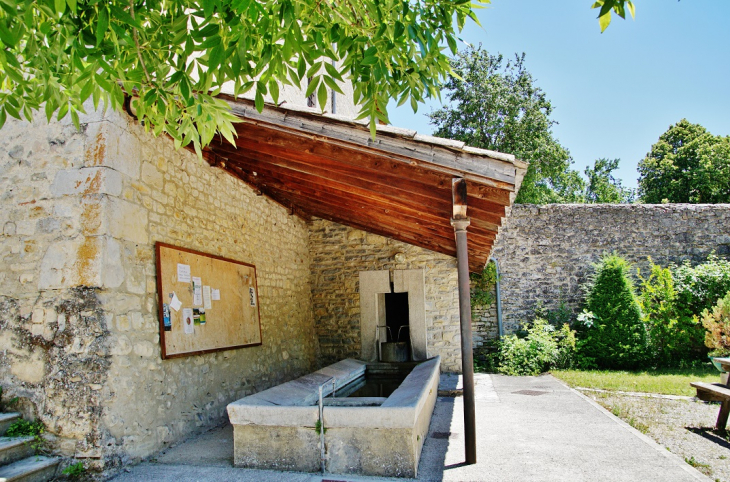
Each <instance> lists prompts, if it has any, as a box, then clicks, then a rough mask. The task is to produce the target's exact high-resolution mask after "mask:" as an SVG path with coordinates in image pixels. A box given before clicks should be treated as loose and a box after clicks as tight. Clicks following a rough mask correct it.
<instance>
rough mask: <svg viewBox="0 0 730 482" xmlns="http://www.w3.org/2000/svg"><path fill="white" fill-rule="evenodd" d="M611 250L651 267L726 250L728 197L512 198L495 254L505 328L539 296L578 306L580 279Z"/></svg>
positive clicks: (546, 303) (553, 303)
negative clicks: (530, 201) (574, 201)
mask: <svg viewBox="0 0 730 482" xmlns="http://www.w3.org/2000/svg"><path fill="white" fill-rule="evenodd" d="M614 251H615V252H616V253H617V254H619V255H621V256H623V257H625V258H626V259H627V260H629V261H630V262H632V263H635V264H636V266H637V267H638V268H640V269H641V270H642V273H644V274H646V273H647V272H648V262H647V257H648V256H651V258H652V260H653V261H654V262H655V263H657V264H660V265H662V266H666V265H668V264H669V263H681V262H682V261H683V260H690V261H691V262H693V263H697V262H700V261H703V260H704V259H705V258H706V257H707V255H708V254H710V253H711V252H712V251H716V252H717V253H718V254H719V255H727V254H729V253H730V205H718V204H716V205H690V204H661V205H645V204H635V205H605V204H603V205H602V204H596V205H590V204H589V205H558V204H553V205H545V206H535V205H515V206H513V207H512V210H511V214H510V216H509V217H508V218H507V219H506V222H505V224H504V226H503V227H502V229H501V230H500V233H499V236H498V237H497V242H496V244H495V249H494V252H493V256H494V257H496V258H497V259H498V260H499V263H500V271H501V290H502V310H503V316H504V318H503V320H504V329H505V332H507V333H509V332H512V331H514V330H516V329H518V328H519V325H520V324H521V323H524V322H526V321H530V320H532V319H533V318H534V312H535V308H536V307H537V306H538V305H540V304H542V306H543V307H545V308H547V309H554V308H556V307H557V306H559V304H560V303H561V302H564V303H566V304H567V305H568V306H569V307H570V308H572V309H573V310H577V309H578V308H579V306H580V303H581V302H582V293H581V290H580V286H581V284H583V283H584V282H585V281H586V277H587V275H588V274H590V272H591V270H592V266H591V264H592V263H595V262H597V261H598V260H599V259H600V258H601V256H602V255H603V254H604V253H611V252H614Z"/></svg>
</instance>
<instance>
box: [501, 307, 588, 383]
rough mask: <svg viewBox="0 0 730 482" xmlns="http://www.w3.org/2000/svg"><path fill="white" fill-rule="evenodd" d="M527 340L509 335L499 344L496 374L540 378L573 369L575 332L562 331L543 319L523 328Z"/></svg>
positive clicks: (564, 327) (563, 328) (568, 328)
mask: <svg viewBox="0 0 730 482" xmlns="http://www.w3.org/2000/svg"><path fill="white" fill-rule="evenodd" d="M523 328H524V330H525V331H526V332H527V336H526V337H525V338H519V337H518V336H517V335H507V336H505V337H503V338H502V340H501V341H500V342H499V352H498V360H499V365H498V367H497V371H499V372H500V373H504V374H506V375H537V374H538V373H542V372H545V371H547V370H550V369H551V368H570V367H571V366H572V365H573V356H574V353H575V332H574V331H573V330H571V329H570V327H569V326H568V325H567V324H565V325H563V326H562V328H560V329H559V330H558V329H556V328H555V327H554V326H553V325H551V324H550V323H549V322H548V321H547V320H545V319H543V318H536V319H535V321H534V322H533V323H532V324H531V325H529V326H525V327H523Z"/></svg>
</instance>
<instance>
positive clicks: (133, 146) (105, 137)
mask: <svg viewBox="0 0 730 482" xmlns="http://www.w3.org/2000/svg"><path fill="white" fill-rule="evenodd" d="M86 136H87V138H86V146H85V152H84V165H86V166H105V167H110V168H112V169H114V170H115V171H118V172H120V173H122V174H125V175H127V176H129V177H130V178H132V179H139V175H140V157H141V148H142V147H141V144H140V140H139V139H138V138H137V137H136V136H134V135H132V134H131V133H130V132H128V131H127V130H125V129H121V128H120V127H119V126H117V125H115V124H113V123H111V122H108V121H102V122H98V123H94V124H90V125H89V126H88V128H87V130H86Z"/></svg>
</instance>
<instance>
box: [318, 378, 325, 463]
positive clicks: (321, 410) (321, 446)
mask: <svg viewBox="0 0 730 482" xmlns="http://www.w3.org/2000/svg"><path fill="white" fill-rule="evenodd" d="M322 386H323V385H320V386H319V463H320V466H321V468H322V473H323V474H324V470H325V457H324V404H323V403H322Z"/></svg>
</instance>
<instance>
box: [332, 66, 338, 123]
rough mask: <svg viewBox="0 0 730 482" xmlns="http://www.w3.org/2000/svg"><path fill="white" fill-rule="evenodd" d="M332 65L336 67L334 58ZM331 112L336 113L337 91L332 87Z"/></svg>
mask: <svg viewBox="0 0 730 482" xmlns="http://www.w3.org/2000/svg"><path fill="white" fill-rule="evenodd" d="M332 67H334V68H335V69H336V68H337V63H336V62H335V61H334V60H333V61H332ZM332 113H333V114H337V92H335V89H332Z"/></svg>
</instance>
